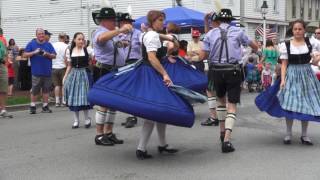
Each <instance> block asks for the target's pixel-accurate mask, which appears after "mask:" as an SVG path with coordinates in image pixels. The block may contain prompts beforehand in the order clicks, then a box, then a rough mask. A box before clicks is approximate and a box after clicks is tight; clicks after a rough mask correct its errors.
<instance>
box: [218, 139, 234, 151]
mask: <svg viewBox="0 0 320 180" xmlns="http://www.w3.org/2000/svg"><path fill="white" fill-rule="evenodd" d="M221 150H222V152H223V153H229V152H233V151H235V148H234V147H233V145H232V144H231V142H229V141H227V142H223V143H222V147H221Z"/></svg>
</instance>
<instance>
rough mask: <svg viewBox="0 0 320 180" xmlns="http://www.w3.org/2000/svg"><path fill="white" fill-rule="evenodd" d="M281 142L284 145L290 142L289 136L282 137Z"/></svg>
mask: <svg viewBox="0 0 320 180" xmlns="http://www.w3.org/2000/svg"><path fill="white" fill-rule="evenodd" d="M283 144H286V145H289V144H291V136H286V137H284V139H283Z"/></svg>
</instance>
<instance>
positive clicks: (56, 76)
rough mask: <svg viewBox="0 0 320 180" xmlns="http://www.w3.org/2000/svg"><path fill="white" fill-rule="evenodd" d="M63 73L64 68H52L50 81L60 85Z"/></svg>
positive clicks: (64, 71)
mask: <svg viewBox="0 0 320 180" xmlns="http://www.w3.org/2000/svg"><path fill="white" fill-rule="evenodd" d="M65 73H66V68H62V69H52V82H53V85H54V86H62V80H63V77H64V74H65Z"/></svg>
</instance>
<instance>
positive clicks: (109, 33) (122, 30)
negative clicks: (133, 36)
mask: <svg viewBox="0 0 320 180" xmlns="http://www.w3.org/2000/svg"><path fill="white" fill-rule="evenodd" d="M132 29H133V27H132V25H130V24H125V25H124V26H122V27H121V28H120V29H115V30H113V31H107V32H104V33H102V34H100V35H99V36H98V38H97V42H98V43H100V44H102V43H105V42H107V41H109V40H111V39H112V38H113V37H115V36H117V35H119V34H120V33H125V34H126V33H128V32H131V31H132Z"/></svg>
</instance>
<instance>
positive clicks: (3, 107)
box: [0, 41, 12, 117]
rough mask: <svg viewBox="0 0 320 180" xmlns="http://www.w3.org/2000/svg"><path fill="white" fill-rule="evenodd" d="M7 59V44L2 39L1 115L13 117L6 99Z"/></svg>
mask: <svg viewBox="0 0 320 180" xmlns="http://www.w3.org/2000/svg"><path fill="white" fill-rule="evenodd" d="M5 59H6V46H5V45H4V44H3V42H2V41H0V110H1V112H0V116H1V117H12V116H11V115H9V114H8V112H7V111H6V99H7V90H8V74H7V69H6V67H5V66H4V64H5Z"/></svg>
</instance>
